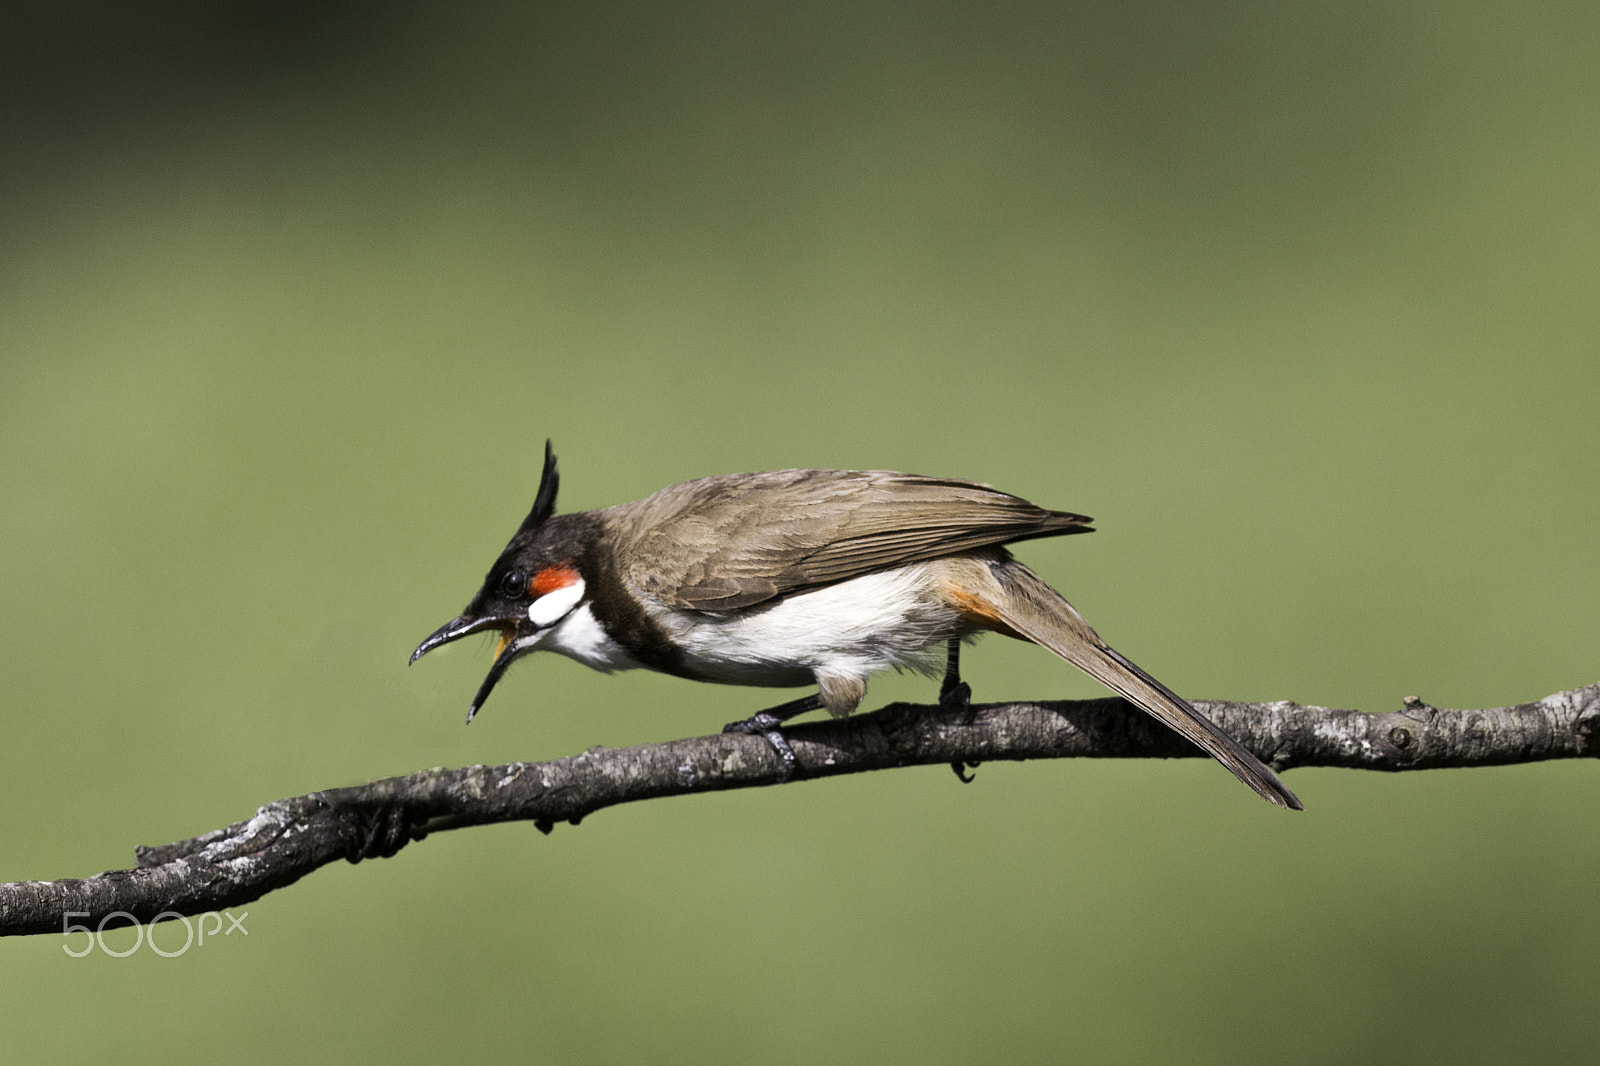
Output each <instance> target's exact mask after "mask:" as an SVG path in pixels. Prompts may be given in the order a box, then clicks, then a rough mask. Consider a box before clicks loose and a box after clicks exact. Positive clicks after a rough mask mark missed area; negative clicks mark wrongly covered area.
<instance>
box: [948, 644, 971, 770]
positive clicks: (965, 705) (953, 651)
mask: <svg viewBox="0 0 1600 1066" xmlns="http://www.w3.org/2000/svg"><path fill="white" fill-rule="evenodd" d="M946 647H947V649H948V652H949V658H948V659H946V660H945V666H944V684H942V685H940V686H939V706H940V707H943V708H944V709H945V710H947V711H960V712H961V720H962V723H963V724H964V725H971V724H972V686H971V685H969V684H967V683H966V682H965V681H963V680H961V638H960V637H951V638H950V643H949V644H948V645H947V646H946ZM977 768H978V764H977V763H975V762H969V763H963V762H962V761H961V760H960V759H957V760H955V761H954V762H952V763H951V764H950V769H952V770H954V771H955V772H956V776H957V777H958V778H960V779H961V783H962V784H963V785H969V784H971V783H972V775H971V774H968V773H967V772H966V771H967V770H976V769H977Z"/></svg>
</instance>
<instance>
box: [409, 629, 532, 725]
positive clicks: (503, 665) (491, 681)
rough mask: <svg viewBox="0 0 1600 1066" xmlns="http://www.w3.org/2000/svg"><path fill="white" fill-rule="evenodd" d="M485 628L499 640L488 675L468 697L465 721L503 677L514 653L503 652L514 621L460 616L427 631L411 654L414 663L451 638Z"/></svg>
mask: <svg viewBox="0 0 1600 1066" xmlns="http://www.w3.org/2000/svg"><path fill="white" fill-rule="evenodd" d="M489 629H498V630H500V643H499V644H497V645H495V649H494V664H493V665H492V666H490V667H489V675H488V676H487V677H485V678H484V679H483V684H481V685H479V686H478V694H477V695H476V696H474V697H472V706H471V707H470V708H469V709H468V710H467V721H469V722H470V721H472V719H473V717H474V716H476V715H477V713H478V709H479V708H480V707H482V706H483V704H484V701H485V700H487V699H488V698H489V693H490V692H491V691H493V690H494V686H495V685H496V684H497V683H499V681H500V679H501V678H502V677H504V676H505V672H506V670H507V668H509V667H510V666H511V663H512V660H514V659H516V658H517V656H515V655H507V654H506V649H507V648H509V647H510V646H511V640H512V638H513V637H514V636H515V635H516V632H517V627H516V623H514V622H511V621H508V620H506V619H504V618H494V617H489V618H471V619H469V618H467V617H466V616H465V615H463V616H461V617H460V618H454V619H451V620H450V621H448V622H446V623H445V624H444V625H442V626H440V627H439V628H438V629H436V630H435V631H434V632H433V633H431V634H429V635H428V639H426V640H424V641H423V642H422V643H421V644H418V645H417V650H416V651H414V652H412V653H411V661H412V662H416V661H417V660H418V659H420V658H422V657H423V656H424V655H426V654H428V653H429V652H430V651H432V650H433V649H434V648H437V647H438V646H439V645H441V644H448V643H450V642H451V641H452V640H460V639H461V638H462V637H465V636H470V635H472V634H473V633H482V632H484V631H485V630H489Z"/></svg>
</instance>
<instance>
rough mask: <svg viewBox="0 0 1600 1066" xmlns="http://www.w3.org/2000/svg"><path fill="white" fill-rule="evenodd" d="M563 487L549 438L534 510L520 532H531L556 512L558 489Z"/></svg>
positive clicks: (545, 448)
mask: <svg viewBox="0 0 1600 1066" xmlns="http://www.w3.org/2000/svg"><path fill="white" fill-rule="evenodd" d="M560 487H561V475H560V474H558V473H556V453H555V451H554V450H553V449H552V448H551V446H550V441H549V440H548V439H547V440H546V441H545V442H544V472H543V473H542V474H540V475H539V492H538V493H537V494H536V495H535V496H534V498H533V510H531V511H529V512H528V517H527V518H524V519H523V520H522V525H520V526H518V527H517V532H518V533H529V532H532V531H533V530H535V529H538V528H539V527H540V526H542V525H544V523H545V521H546V520H547V519H549V517H550V516H551V515H553V514H555V512H556V490H557V489H559V488H560Z"/></svg>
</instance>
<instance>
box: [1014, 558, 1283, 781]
mask: <svg viewBox="0 0 1600 1066" xmlns="http://www.w3.org/2000/svg"><path fill="white" fill-rule="evenodd" d="M993 569H994V576H995V578H996V579H997V583H998V585H999V586H1000V591H1001V592H1002V595H1000V596H997V597H995V600H996V602H995V603H994V604H993V606H994V607H995V608H996V610H997V613H998V615H999V619H998V620H999V621H1001V622H1003V623H1004V625H1005V626H1006V627H1007V628H1009V629H1010V630H1013V631H1014V632H1015V633H1016V634H1017V635H1020V636H1022V637H1023V638H1025V639H1027V640H1030V641H1032V642H1034V643H1035V644H1040V645H1043V646H1044V647H1046V648H1049V649H1050V650H1051V651H1053V652H1055V653H1056V654H1057V655H1059V656H1061V657H1062V658H1063V659H1065V660H1066V661H1067V662H1069V663H1071V664H1072V665H1073V666H1076V667H1077V668H1078V669H1080V670H1082V671H1083V672H1084V673H1086V674H1088V675H1089V676H1090V677H1092V678H1094V679H1095V680H1096V681H1099V682H1100V683H1101V684H1103V685H1105V686H1107V687H1108V688H1110V689H1112V690H1113V691H1115V692H1116V693H1117V694H1118V695H1120V696H1123V697H1124V698H1126V699H1128V700H1130V701H1132V702H1133V703H1136V704H1138V705H1139V706H1140V707H1142V708H1143V709H1144V710H1146V711H1148V712H1149V713H1150V714H1151V715H1153V716H1154V717H1155V718H1156V719H1157V720H1158V721H1160V722H1161V723H1162V724H1163V725H1166V726H1168V727H1169V728H1171V729H1173V730H1174V731H1176V732H1177V733H1179V734H1181V735H1182V736H1184V737H1186V738H1188V739H1189V740H1190V741H1192V742H1193V743H1194V744H1195V745H1196V746H1198V747H1199V748H1201V749H1202V750H1203V751H1205V752H1206V753H1207V754H1208V755H1210V756H1211V757H1212V758H1214V759H1216V760H1217V761H1218V762H1220V763H1221V764H1222V765H1223V766H1226V767H1227V768H1228V769H1229V770H1232V771H1233V774H1234V776H1235V777H1237V778H1238V779H1239V780H1241V781H1243V782H1244V783H1245V784H1247V785H1249V786H1250V787H1251V788H1252V789H1254V790H1255V791H1256V792H1257V793H1258V794H1259V795H1260V796H1261V797H1262V798H1264V799H1266V800H1267V801H1268V802H1270V803H1275V804H1277V805H1278V806H1280V807H1286V808H1288V809H1289V810H1294V811H1298V810H1304V809H1305V808H1304V807H1303V806H1302V805H1301V803H1300V800H1299V799H1298V798H1297V797H1296V796H1295V794H1294V793H1293V792H1291V791H1289V786H1287V785H1285V784H1284V783H1283V782H1282V781H1281V780H1279V778H1278V775H1277V774H1275V773H1273V772H1272V770H1270V769H1269V768H1268V767H1267V766H1266V765H1265V764H1264V763H1262V761H1261V760H1260V759H1258V758H1256V757H1255V756H1254V755H1252V754H1250V752H1248V751H1246V750H1245V749H1244V747H1243V746H1242V745H1240V743H1239V742H1238V741H1236V740H1234V739H1233V738H1232V737H1230V736H1229V735H1228V734H1226V733H1224V732H1223V731H1222V730H1221V729H1219V728H1217V726H1216V725H1215V724H1213V723H1212V722H1211V721H1210V720H1209V719H1207V718H1205V717H1203V716H1202V715H1201V714H1200V712H1199V711H1196V710H1195V709H1194V708H1193V707H1191V706H1189V704H1188V703H1187V702H1186V701H1185V700H1184V699H1183V698H1181V697H1180V696H1178V695H1176V694H1175V693H1174V692H1173V691H1172V690H1171V689H1169V688H1167V687H1166V686H1165V685H1163V684H1162V683H1161V682H1159V681H1157V680H1156V679H1155V678H1153V677H1151V676H1150V675H1149V674H1147V673H1145V672H1144V671H1143V670H1141V669H1139V667H1137V666H1135V665H1134V664H1133V663H1132V662H1131V661H1129V660H1128V659H1127V658H1126V657H1125V656H1123V655H1122V654H1121V653H1120V652H1118V651H1116V650H1115V649H1114V648H1111V647H1109V646H1108V645H1107V644H1106V643H1105V642H1104V641H1102V640H1101V639H1100V636H1099V634H1097V633H1096V632H1095V631H1094V630H1093V629H1092V628H1090V626H1089V623H1088V622H1085V621H1084V620H1083V616H1082V615H1080V614H1078V612H1077V610H1076V609H1074V608H1073V606H1072V604H1070V603H1068V602H1067V601H1066V599H1065V598H1064V597H1063V596H1062V595H1061V594H1060V593H1059V592H1057V591H1056V590H1055V589H1053V588H1051V587H1050V586H1049V585H1048V584H1046V583H1045V581H1044V579H1043V578H1041V577H1039V576H1038V575H1037V574H1035V573H1034V572H1033V571H1032V570H1029V569H1028V568H1027V567H1025V566H1023V565H1022V564H1021V563H1018V562H1015V561H1011V560H1007V561H1006V562H1004V563H1002V564H1000V565H999V566H996V567H994V568H993Z"/></svg>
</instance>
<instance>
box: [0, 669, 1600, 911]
mask: <svg viewBox="0 0 1600 1066" xmlns="http://www.w3.org/2000/svg"><path fill="white" fill-rule="evenodd" d="M1194 705H1195V707H1196V709H1198V710H1199V711H1200V712H1201V713H1202V714H1204V715H1206V716H1207V717H1209V718H1210V719H1211V720H1212V721H1214V722H1216V723H1217V724H1218V725H1219V726H1221V727H1222V728H1223V729H1224V730H1225V731H1227V732H1228V733H1229V734H1231V735H1232V736H1233V737H1235V738H1236V739H1237V740H1238V741H1239V742H1240V743H1241V744H1243V745H1244V746H1245V747H1246V748H1248V749H1249V750H1250V751H1252V752H1254V753H1255V754H1256V755H1257V756H1258V757H1260V758H1261V759H1263V760H1264V761H1266V762H1268V763H1270V764H1271V765H1272V766H1273V768H1274V769H1276V770H1278V771H1279V772H1282V771H1284V770H1287V769H1292V768H1294V767H1299V766H1343V767H1348V768H1352V769H1363V770H1390V771H1397V770H1429V769H1440V768H1445V767H1468V766H1499V765H1505V764H1509V763H1525V762H1539V761H1543V760H1546V759H1571V758H1585V757H1588V758H1593V757H1596V756H1600V684H1594V685H1589V686H1586V687H1584V688H1579V689H1573V690H1572V691H1570V692H1558V693H1556V694H1555V695H1553V696H1547V697H1546V698H1544V699H1542V700H1538V701H1535V702H1533V703H1523V704H1518V705H1516V706H1512V707H1496V708H1491V709H1487V710H1466V711H1449V710H1440V709H1439V708H1436V707H1430V706H1428V705H1427V704H1425V703H1423V702H1422V701H1421V700H1418V699H1415V698H1414V697H1408V698H1407V699H1406V701H1405V706H1404V707H1403V708H1402V709H1400V710H1399V711H1395V712H1392V713H1386V714H1366V713H1362V712H1359V711H1344V710H1334V709H1330V708H1326V707H1306V706H1300V705H1298V704H1294V703H1288V702H1279V703H1226V702H1209V701H1196V702H1195V704H1194ZM785 735H786V736H787V737H788V738H789V741H790V744H791V746H792V747H793V748H794V752H795V755H796V756H797V757H798V759H799V762H800V767H801V771H800V776H799V777H798V778H797V780H805V779H809V778H820V777H832V776H834V775H837V774H852V773H863V772H865V771H869V770H884V769H889V768H892V767H897V766H927V765H937V764H951V765H953V766H955V767H957V772H958V773H959V772H960V769H959V768H960V766H961V765H962V764H967V765H974V764H977V763H980V762H992V761H996V760H1002V759H1005V760H1017V761H1020V760H1024V759H1060V758H1074V757H1077V758H1083V757H1088V758H1189V757H1203V756H1202V753H1201V752H1200V751H1199V749H1197V748H1195V747H1193V746H1191V745H1190V744H1189V743H1188V742H1187V741H1185V740H1183V739H1182V738H1181V737H1179V736H1178V735H1177V734H1176V733H1173V732H1171V731H1169V730H1167V729H1166V728H1164V727H1163V726H1161V725H1160V724H1159V723H1157V722H1156V721H1155V720H1154V719H1152V718H1151V717H1149V716H1148V715H1146V714H1144V713H1142V712H1140V711H1138V710H1136V709H1135V708H1133V707H1132V706H1130V705H1129V704H1127V703H1125V702H1124V701H1123V700H1121V699H1099V700H1074V701H1055V702H1045V703H997V704H986V705H974V707H973V709H972V714H971V715H970V717H968V718H963V717H962V716H960V715H959V714H951V713H949V712H945V711H942V710H940V709H939V708H938V707H934V706H923V705H918V704H905V703H896V704H890V705H889V706H887V707H884V708H882V709H881V710H878V711H874V712H872V713H871V714H863V715H857V716H855V717H852V718H847V719H840V720H836V721H825V722H815V723H810V724H806V725H800V726H795V727H793V728H792V729H788V730H786V731H785ZM781 769H782V768H781V765H780V763H779V761H778V759H777V757H776V756H775V755H774V753H773V752H772V750H771V748H770V747H769V746H768V745H767V743H766V742H765V741H764V740H763V739H762V738H760V737H752V736H744V735H722V734H718V735H715V736H707V737H697V738H694V739H690V740H679V741H673V742H670V743H664V744H646V745H642V746H640V747H634V748H591V749H590V750H589V751H586V752H584V753H582V754H581V755H574V756H570V757H568V758H565V759H557V760H555V761H553V762H544V763H508V764H505V765H502V766H468V767H463V768H460V769H453V770H446V769H434V770H424V771H422V772H420V773H415V774H410V775H407V776H405V777H393V778H388V779H385V780H382V781H374V782H373V783H371V784H368V785H356V786H351V787H347V788H336V789H330V790H328V791H326V792H313V793H311V794H310V795H306V796H298V797H294V798H291V799H283V800H278V801H276V802H274V803H269V804H267V805H266V806H265V807H262V808H261V809H260V810H258V811H256V813H255V815H254V816H252V817H251V818H249V819H247V820H245V821H242V822H237V823H235V824H233V825H230V826H228V827H227V828H226V829H217V830H213V831H212V832H209V833H206V834H204V835H202V836H198V837H194V838H192V839H189V840H183V841H179V842H177V843H175V844H167V845H164V846H162V847H155V848H151V847H140V848H137V849H135V854H136V858H137V862H138V865H137V867H136V868H134V869H131V870H112V871H108V872H106V873H102V874H96V875H95V876H93V877H90V878H86V879H82V880H62V881H17V882H11V883H8V884H0V936H19V935H25V934H31V933H59V932H62V931H63V929H64V919H65V917H66V916H67V915H68V914H69V913H70V914H71V915H72V916H74V917H78V918H84V917H85V916H87V922H86V924H88V925H89V926H91V927H101V923H104V925H103V927H104V928H114V927H116V926H118V925H130V924H133V923H134V922H140V923H147V922H150V921H152V920H157V919H161V920H170V919H172V918H176V917H178V916H182V915H192V914H201V913H204V912H206V911H214V910H221V909H224V908H229V907H237V906H240V905H242V904H245V903H249V902H251V901H252V900H256V899H259V898H261V897H262V896H263V895H265V894H266V893H268V892H271V891H272V890H274V889H277V888H282V887H284V886H285V885H289V884H293V883H294V882H295V881H298V880H299V879H300V878H302V877H304V876H305V875H306V874H308V873H310V872H311V871H313V870H315V869H317V868H318V867H319V866H324V865H326V864H328V863H330V862H333V861H335V860H337V859H348V860H349V861H351V862H357V861H359V860H360V859H362V858H367V857H376V856H379V855H385V856H386V855H392V854H393V853H394V852H396V851H398V850H399V849H400V848H401V847H402V846H404V845H405V844H406V843H407V842H408V841H412V840H421V839H423V838H424V837H425V836H427V835H428V834H429V833H433V832H439V831H442V830H446V829H459V828H462V827H465V826H469V825H485V824H489V823H493V822H509V821H532V822H533V823H534V825H535V826H537V827H538V828H539V829H541V830H542V831H544V832H547V833H548V832H550V830H551V829H552V828H553V827H554V825H555V824H556V823H557V822H570V823H571V824H573V825H577V824H578V822H579V821H580V820H581V819H583V818H584V817H585V816H587V815H589V814H591V813H593V812H594V811H597V810H600V809H602V808H605V807H610V806H613V805H615V804H619V803H630V802H633V801H636V800H645V799H653V798H656V797H658V796H677V795H686V794H688V793H694V792H709V791H715V790H721V789H732V788H748V787H751V786H756V785H775V784H779V783H780V782H781ZM108 919H109V920H108Z"/></svg>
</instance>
